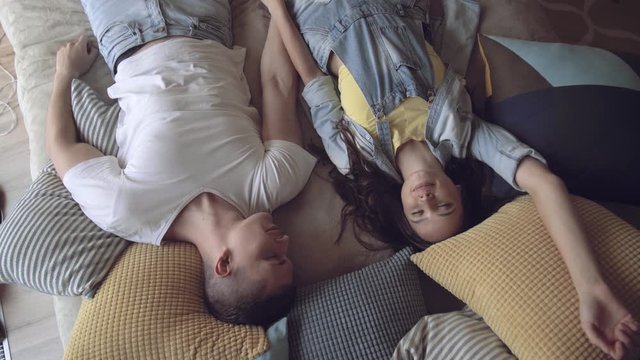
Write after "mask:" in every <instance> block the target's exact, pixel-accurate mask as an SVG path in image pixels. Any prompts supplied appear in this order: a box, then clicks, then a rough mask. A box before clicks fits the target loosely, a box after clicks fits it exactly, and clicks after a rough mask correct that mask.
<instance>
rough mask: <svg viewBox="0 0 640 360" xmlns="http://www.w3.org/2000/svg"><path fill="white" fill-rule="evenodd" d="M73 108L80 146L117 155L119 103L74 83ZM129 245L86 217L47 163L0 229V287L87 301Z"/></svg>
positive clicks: (87, 87) (83, 84)
mask: <svg viewBox="0 0 640 360" xmlns="http://www.w3.org/2000/svg"><path fill="white" fill-rule="evenodd" d="M72 106H73V113H74V115H75V118H76V124H77V127H78V132H79V134H80V139H81V141H84V142H87V143H89V144H92V145H93V146H95V147H97V148H98V149H100V150H101V151H102V152H104V153H105V154H109V155H115V154H116V153H117V151H118V147H117V145H116V141H115V132H116V123H117V121H118V114H119V110H120V108H119V106H118V104H117V103H114V104H106V103H104V102H103V101H102V100H101V99H100V98H99V97H98V96H97V95H96V93H95V92H94V91H93V90H92V89H91V88H90V87H89V86H88V85H87V84H85V83H83V82H81V81H79V80H74V82H73V84H72ZM128 244H129V243H128V242H127V241H125V240H123V239H121V238H119V237H117V236H115V235H113V234H110V233H107V232H105V231H103V230H102V229H100V228H99V227H98V226H96V225H95V224H94V223H93V222H92V221H91V220H89V218H87V217H86V216H85V215H84V213H83V212H82V210H81V209H80V207H79V206H78V204H77V203H76V202H75V201H74V200H73V198H72V197H71V194H70V193H69V191H67V189H66V188H65V187H64V185H63V184H62V181H61V180H60V178H59V177H58V175H57V174H56V172H55V169H54V167H53V164H51V163H49V164H48V165H47V166H46V167H45V168H44V170H43V171H42V173H40V175H38V177H37V178H36V179H35V181H34V182H33V184H31V186H30V187H29V189H28V190H27V192H26V194H25V195H24V196H23V197H22V199H21V200H20V201H19V202H18V204H17V205H16V207H15V209H14V210H13V212H12V213H11V215H10V216H9V217H8V218H7V219H6V220H5V221H4V222H3V223H2V224H1V225H0V254H2V256H0V282H3V283H16V284H20V285H23V286H26V287H29V288H32V289H35V290H38V291H41V292H45V293H49V294H53V295H67V296H72V295H84V296H88V297H91V296H93V293H94V292H95V291H96V290H97V288H98V286H99V285H100V282H101V281H102V279H103V278H104V277H105V276H106V275H107V273H108V272H109V270H110V269H111V267H112V265H113V264H114V263H115V262H116V260H117V258H118V256H119V255H120V254H121V253H122V251H123V250H124V249H125V248H126V247H127V245H128Z"/></svg>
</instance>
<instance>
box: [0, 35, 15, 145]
mask: <svg viewBox="0 0 640 360" xmlns="http://www.w3.org/2000/svg"><path fill="white" fill-rule="evenodd" d="M4 37H5V34H2V36H1V37H0V41H2V39H4ZM0 70H2V71H3V72H4V73H5V74H7V75H8V76H9V79H11V81H9V82H8V83H6V84H2V85H1V86H0V93H2V90H4V88H6V87H7V86H12V87H13V90H12V91H11V93H10V94H9V97H8V98H7V99H4V100H3V99H0V119H1V118H2V116H3V115H4V113H6V112H8V113H9V116H11V120H10V121H11V123H10V125H9V127H8V128H6V129H2V128H0V136H5V135H7V134H9V133H11V132H12V131H13V130H14V129H15V128H16V126H18V115H17V114H16V112H15V111H14V110H13V108H12V107H11V105H9V102H11V101H12V100H13V98H14V96H15V95H16V90H17V88H16V78H15V77H14V76H13V75H11V73H10V72H9V71H7V69H5V68H4V67H3V66H2V65H0Z"/></svg>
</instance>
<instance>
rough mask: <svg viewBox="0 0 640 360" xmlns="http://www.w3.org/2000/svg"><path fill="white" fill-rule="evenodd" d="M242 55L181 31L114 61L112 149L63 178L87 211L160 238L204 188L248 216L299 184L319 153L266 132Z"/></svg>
mask: <svg viewBox="0 0 640 360" xmlns="http://www.w3.org/2000/svg"><path fill="white" fill-rule="evenodd" d="M244 56H245V51H244V49H241V48H234V49H228V48H226V47H225V46H223V45H221V44H219V43H217V42H214V41H209V40H195V39H189V38H179V39H172V40H169V41H166V42H163V43H159V44H157V45H154V46H152V47H150V48H147V49H143V50H141V51H140V52H138V53H136V54H135V55H134V56H132V57H130V58H128V59H126V60H124V61H122V62H121V63H120V65H119V66H118V73H117V75H116V77H115V84H114V85H113V86H111V87H110V88H109V89H108V92H109V96H110V97H112V98H114V99H117V100H118V103H119V105H120V107H121V109H122V111H121V112H120V118H119V121H118V128H117V133H116V140H117V143H118V146H119V152H118V157H117V158H116V157H113V156H104V157H99V158H95V159H91V160H87V161H84V162H82V163H80V164H78V165H76V166H74V167H73V168H71V169H70V170H69V171H68V172H67V173H66V174H65V176H64V179H63V180H64V184H65V186H66V187H67V188H68V189H69V191H70V192H71V194H72V195H73V198H74V199H75V200H76V201H77V202H78V203H79V204H80V206H81V208H82V210H83V211H84V213H85V214H86V215H87V216H88V217H89V218H90V219H91V220H93V221H94V222H95V223H96V224H97V225H98V226H100V227H101V228H102V229H104V230H106V231H109V232H112V233H114V234H116V235H118V236H120V237H122V238H124V239H127V240H131V241H135V242H142V243H151V244H156V245H158V244H160V242H161V241H162V238H163V236H164V234H165V233H166V231H167V230H168V228H169V226H170V225H171V223H172V222H173V221H174V219H175V217H176V216H177V215H178V214H179V213H180V211H181V210H182V209H183V208H184V207H185V206H186V205H187V204H188V203H189V202H190V201H191V200H193V199H194V198H195V197H196V196H198V195H199V194H202V193H204V192H211V193H213V194H215V195H218V196H220V197H221V198H223V199H224V200H226V201H227V202H229V203H230V204H231V205H233V206H235V207H236V208H237V209H238V210H239V211H240V212H241V213H242V215H243V216H245V217H247V216H249V215H251V214H253V213H256V212H261V211H267V212H270V211H272V210H274V209H275V208H277V207H278V206H280V205H282V204H283V203H285V202H287V201H289V200H291V199H292V198H293V197H295V196H296V195H297V194H298V192H300V191H301V190H302V188H303V187H304V185H305V184H306V182H307V180H308V178H309V176H310V175H311V171H312V170H313V167H314V165H315V162H316V159H315V158H314V157H313V156H311V155H310V154H309V153H307V152H306V151H305V150H304V149H302V148H301V147H300V146H298V145H296V144H294V143H291V142H287V141H281V140H272V141H267V142H265V143H263V142H262V139H261V135H260V130H259V129H258V126H257V121H258V113H257V111H256V109H255V108H253V107H251V106H250V105H249V99H250V96H251V95H250V92H249V87H248V85H247V82H246V80H245V77H244V74H243V64H244Z"/></svg>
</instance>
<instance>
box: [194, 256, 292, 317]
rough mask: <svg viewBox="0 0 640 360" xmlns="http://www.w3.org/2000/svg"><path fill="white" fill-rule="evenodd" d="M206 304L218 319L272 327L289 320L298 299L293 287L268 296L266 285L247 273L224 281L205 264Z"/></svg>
mask: <svg viewBox="0 0 640 360" xmlns="http://www.w3.org/2000/svg"><path fill="white" fill-rule="evenodd" d="M204 281H205V285H204V288H205V302H206V305H207V308H208V310H209V312H210V313H211V315H213V316H215V317H216V319H218V320H220V321H224V322H227V323H231V324H238V325H259V326H263V327H268V326H270V325H271V324H273V323H274V322H276V321H277V320H279V319H281V318H283V317H284V316H286V314H287V313H288V312H289V310H290V309H291V307H292V306H293V301H294V299H295V287H294V286H293V284H291V285H289V286H287V287H285V288H284V289H283V290H282V291H280V292H278V293H276V294H265V291H264V290H265V287H266V283H265V281H264V280H261V279H251V278H250V277H249V276H247V274H246V272H245V271H244V269H236V270H235V271H234V272H232V273H231V275H229V276H227V277H224V278H220V277H217V276H216V275H215V273H214V270H213V266H212V265H210V264H208V262H207V261H205V262H204Z"/></svg>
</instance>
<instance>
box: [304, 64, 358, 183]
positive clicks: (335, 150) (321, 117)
mask: <svg viewBox="0 0 640 360" xmlns="http://www.w3.org/2000/svg"><path fill="white" fill-rule="evenodd" d="M302 96H303V97H304V99H305V100H306V101H307V104H309V108H310V110H311V121H312V122H313V127H314V128H315V129H316V131H317V132H318V135H320V138H322V144H323V145H324V149H325V151H326V152H327V155H329V158H330V159H331V162H333V164H334V165H335V166H336V167H337V168H338V170H339V171H340V172H341V173H342V174H345V175H346V174H347V173H348V172H349V155H348V153H347V147H346V144H345V143H344V140H342V136H341V135H340V130H338V128H337V124H338V122H339V121H341V120H342V117H343V115H344V111H343V110H342V105H341V104H340V99H339V98H338V94H337V93H336V89H335V86H334V84H333V79H332V78H331V77H330V76H321V77H318V78H315V79H313V80H311V82H309V83H308V84H307V85H306V86H305V88H304V90H303V91H302Z"/></svg>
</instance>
